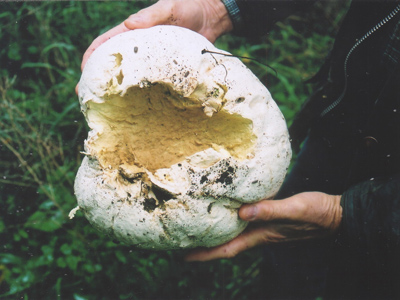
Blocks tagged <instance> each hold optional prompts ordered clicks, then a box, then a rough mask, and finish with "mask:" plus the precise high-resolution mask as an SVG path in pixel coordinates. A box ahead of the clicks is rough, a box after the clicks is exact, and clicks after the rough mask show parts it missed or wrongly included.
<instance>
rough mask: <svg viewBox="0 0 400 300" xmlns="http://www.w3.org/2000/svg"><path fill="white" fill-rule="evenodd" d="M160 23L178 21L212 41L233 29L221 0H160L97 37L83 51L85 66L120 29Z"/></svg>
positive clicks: (120, 31)
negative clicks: (90, 57)
mask: <svg viewBox="0 0 400 300" xmlns="http://www.w3.org/2000/svg"><path fill="white" fill-rule="evenodd" d="M156 25H176V26H181V27H185V28H188V29H191V30H193V31H196V32H198V33H200V34H201V35H203V36H205V37H206V38H207V39H208V40H209V41H210V42H212V43H214V42H215V40H216V39H217V38H218V37H219V36H220V35H222V34H224V33H226V32H229V31H231V30H232V29H233V25H232V22H231V20H230V18H229V14H228V12H227V10H226V8H225V5H224V4H223V3H222V1H221V0H190V1H187V0H160V1H159V2H157V3H155V4H153V5H152V6H149V7H147V8H145V9H142V10H141V11H139V12H138V13H136V14H133V15H131V16H129V17H128V19H126V20H125V21H124V22H122V23H121V24H119V25H118V26H116V27H114V28H112V29H111V30H109V31H107V32H106V33H104V34H102V35H101V36H99V37H97V38H96V39H95V40H94V41H93V42H92V44H91V45H90V46H89V48H88V49H87V50H86V52H85V54H84V55H83V59H82V65H81V69H82V70H83V68H84V67H85V64H86V61H87V60H88V58H89V56H90V55H91V54H92V53H93V51H94V50H95V49H96V48H97V47H99V46H100V45H101V44H102V43H104V42H105V41H107V40H108V39H110V38H111V37H113V36H115V35H118V34H120V33H123V32H126V31H129V30H133V29H139V28H149V27H152V26H156Z"/></svg>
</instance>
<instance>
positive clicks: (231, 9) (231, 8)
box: [221, 0, 243, 31]
mask: <svg viewBox="0 0 400 300" xmlns="http://www.w3.org/2000/svg"><path fill="white" fill-rule="evenodd" d="M221 1H222V3H224V5H225V7H226V10H227V11H228V13H229V16H230V18H231V20H232V23H233V28H234V31H240V29H241V27H242V23H243V19H242V16H241V14H240V9H239V7H238V5H237V3H236V1H235V0H221Z"/></svg>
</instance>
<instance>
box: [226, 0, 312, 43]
mask: <svg viewBox="0 0 400 300" xmlns="http://www.w3.org/2000/svg"><path fill="white" fill-rule="evenodd" d="M226 2H229V1H225V3H226ZM315 2H316V1H315V0H298V1H296V0H236V5H237V7H238V9H239V13H238V14H239V16H240V19H241V20H240V22H236V21H234V22H233V23H234V34H237V35H242V36H247V37H256V36H261V35H263V34H266V33H267V32H268V31H270V30H271V28H272V26H273V25H274V24H275V23H276V22H278V21H281V20H283V19H285V18H286V17H288V16H289V15H291V14H293V13H295V12H298V11H304V10H307V9H308V8H309V7H310V5H312V4H314V3H315ZM228 11H229V9H228ZM232 19H233V18H232ZM234 20H238V18H237V17H236V18H234Z"/></svg>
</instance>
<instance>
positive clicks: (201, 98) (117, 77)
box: [75, 26, 291, 249]
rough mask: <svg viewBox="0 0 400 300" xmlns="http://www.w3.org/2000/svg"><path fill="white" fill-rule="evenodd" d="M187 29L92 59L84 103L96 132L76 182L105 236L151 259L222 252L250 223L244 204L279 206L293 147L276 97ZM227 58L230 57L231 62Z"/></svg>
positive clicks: (139, 34) (125, 43)
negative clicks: (167, 253) (174, 252)
mask: <svg viewBox="0 0 400 300" xmlns="http://www.w3.org/2000/svg"><path fill="white" fill-rule="evenodd" d="M203 49H208V50H211V51H220V50H218V49H216V48H215V47H214V46H213V45H212V44H211V43H210V42H208V41H207V40H206V39H205V38H204V37H202V36H200V35H198V34H197V33H194V32H192V31H190V30H188V29H184V28H180V27H175V26H157V27H153V28H150V29H140V30H134V31H130V32H127V33H123V34H120V35H118V36H116V37H114V38H112V39H111V40H109V41H107V42H106V43H104V44H103V45H101V46H100V47H99V48H98V49H97V50H96V51H95V52H94V53H93V54H92V55H91V57H90V58H89V60H88V62H87V64H86V66H85V69H84V70H83V74H82V77H81V80H80V83H79V100H80V103H81V108H82V112H83V113H84V115H85V117H86V120H87V122H88V125H89V127H90V131H89V135H88V138H87V140H86V141H85V154H86V155H87V157H85V158H84V160H83V162H82V165H81V167H80V169H79V171H78V174H77V177H76V181H75V194H76V196H77V199H78V205H79V207H80V209H81V210H82V211H83V212H84V214H85V216H86V217H87V218H88V220H89V221H90V223H91V224H93V225H94V226H95V227H96V228H98V229H99V230H101V231H103V232H105V233H106V234H108V235H110V236H112V237H113V238H115V239H117V240H120V241H123V242H125V243H127V244H133V245H137V246H138V247H141V248H152V249H178V248H193V247H198V246H206V247H212V246H216V245H219V244H222V243H224V242H227V241H229V240H231V239H232V238H234V237H235V236H237V235H238V234H239V233H240V232H241V231H243V229H244V228H245V227H246V225H247V223H246V222H244V221H242V220H240V219H239V217H238V214H237V211H238V209H239V207H240V205H241V204H242V203H251V202H255V201H259V200H261V199H265V198H271V197H273V195H274V194H275V193H276V192H277V191H278V189H279V187H280V185H281V183H282V181H283V179H284V176H285V174H286V171H287V168H288V165H289V161H290V157H291V150H290V143H289V139H288V133H287V128H286V124H285V120H284V118H283V116H282V114H281V112H280V111H279V109H278V107H277V105H276V104H275V102H274V101H273V100H272V98H271V95H270V94H269V92H268V90H267V89H266V88H265V87H264V86H263V85H262V84H261V83H260V82H259V80H258V79H257V78H256V77H255V76H254V75H253V74H252V73H251V72H250V71H249V70H248V69H247V68H246V67H245V66H244V65H243V64H242V63H241V62H240V60H238V59H236V58H233V57H226V56H222V55H213V54H210V53H205V54H202V50H203ZM220 52H221V51H220Z"/></svg>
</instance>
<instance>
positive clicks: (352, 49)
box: [320, 4, 400, 117]
mask: <svg viewBox="0 0 400 300" xmlns="http://www.w3.org/2000/svg"><path fill="white" fill-rule="evenodd" d="M399 11H400V4H398V5H397V6H396V7H395V8H394V9H393V10H392V11H391V12H390V14H388V15H387V16H386V17H385V18H384V19H382V20H381V21H380V22H379V23H378V24H376V25H375V26H374V27H372V28H371V29H370V30H369V31H368V32H367V33H366V34H364V35H363V37H362V38H360V39H359V40H358V41H357V42H356V43H355V44H354V45H353V47H352V48H351V49H350V51H349V52H348V53H347V55H346V58H345V60H344V65H343V69H344V88H343V92H342V93H341V94H340V96H339V97H338V98H337V99H336V100H335V101H334V102H332V103H331V104H330V105H329V106H328V107H327V108H325V109H324V110H323V111H322V113H321V114H320V117H323V116H325V115H326V114H327V113H329V112H330V111H331V110H332V109H334V108H335V107H336V106H337V105H338V104H339V103H340V102H341V101H342V100H343V97H344V95H345V94H346V91H347V81H348V79H347V64H348V62H349V59H350V56H351V54H352V53H353V52H354V50H356V48H357V47H358V46H359V45H360V44H361V43H362V42H364V41H365V40H366V39H367V38H368V37H370V36H371V35H372V34H374V33H375V32H376V31H378V29H379V28H381V27H382V26H383V25H385V24H386V23H387V22H389V21H390V20H391V19H393V17H394V16H396V14H397V13H398V12H399Z"/></svg>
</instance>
